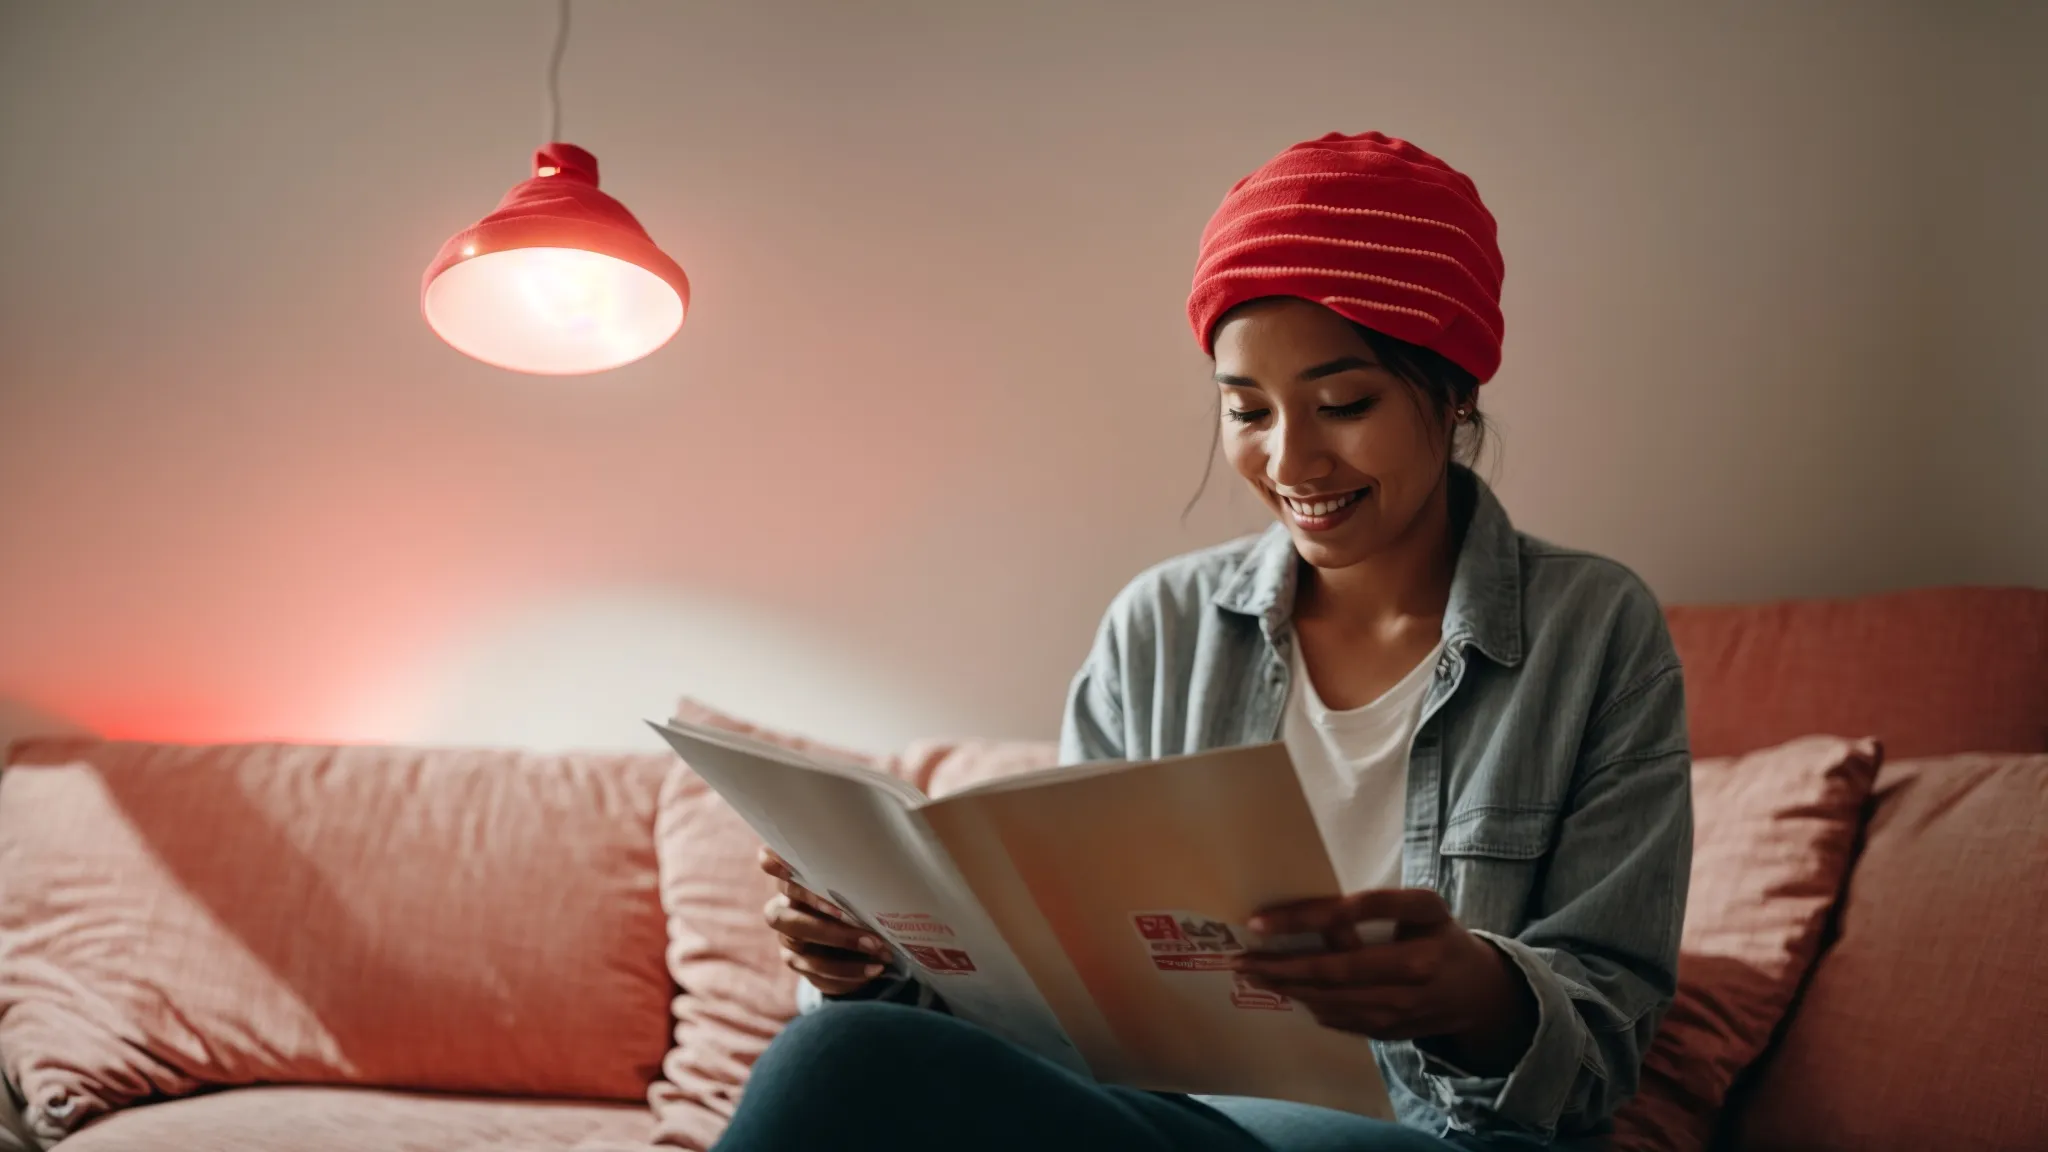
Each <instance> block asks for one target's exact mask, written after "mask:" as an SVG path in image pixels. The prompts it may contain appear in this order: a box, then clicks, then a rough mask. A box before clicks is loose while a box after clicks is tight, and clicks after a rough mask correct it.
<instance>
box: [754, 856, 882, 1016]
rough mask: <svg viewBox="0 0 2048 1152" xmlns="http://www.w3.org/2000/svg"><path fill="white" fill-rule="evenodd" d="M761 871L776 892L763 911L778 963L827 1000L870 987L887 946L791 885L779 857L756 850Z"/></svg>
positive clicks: (791, 874)
mask: <svg viewBox="0 0 2048 1152" xmlns="http://www.w3.org/2000/svg"><path fill="white" fill-rule="evenodd" d="M761 871H763V872H766V873H767V874H769V875H770V876H773V877H775V880H776V886H777V887H778V888H779V889H780V891H778V892H777V893H776V894H775V898H774V899H773V900H770V901H768V907H767V908H766V909H764V912H765V914H766V915H767V917H768V927H769V928H771V929H773V930H774V932H775V934H776V935H777V936H780V937H781V938H782V952H783V957H782V960H783V963H785V964H787V965H789V966H790V967H791V968H792V969H794V970H795V971H796V974H797V975H799V976H802V977H803V978H804V979H805V980H808V981H810V984H811V987H813V988H816V989H817V990H818V991H820V992H823V993H824V994H825V995H827V996H848V995H851V994H853V993H855V992H858V991H860V990H861V989H863V988H865V987H867V986H868V985H869V984H871V983H873V982H874V980H875V978H876V977H878V976H880V975H881V974H882V969H883V966H884V965H886V964H887V963H888V962H889V958H890V953H889V946H888V945H887V944H885V943H883V942H882V940H881V939H880V938H879V937H877V936H875V935H873V934H872V933H870V932H869V931H868V930H867V929H865V928H863V927H861V926H860V925H859V924H856V923H854V921H853V918H852V917H850V916H848V915H847V914H846V913H844V912H842V911H840V910H839V909H838V908H835V907H833V906H832V904H831V903H830V902H828V901H826V900H825V899H824V898H823V897H820V896H819V895H818V894H817V893H815V892H812V891H811V890H810V889H808V888H805V887H804V886H803V885H801V884H798V883H797V882H796V873H795V872H792V871H791V870H790V867H789V863H788V862H787V861H785V860H784V859H783V858H782V857H780V856H777V855H776V854H775V853H773V852H771V851H769V850H768V849H766V848H763V849H761Z"/></svg>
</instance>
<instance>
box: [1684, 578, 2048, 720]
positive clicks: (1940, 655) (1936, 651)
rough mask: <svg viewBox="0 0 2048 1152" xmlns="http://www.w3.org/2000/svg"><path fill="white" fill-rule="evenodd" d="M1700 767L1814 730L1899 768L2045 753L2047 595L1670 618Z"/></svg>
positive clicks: (1740, 610)
mask: <svg viewBox="0 0 2048 1152" xmlns="http://www.w3.org/2000/svg"><path fill="white" fill-rule="evenodd" d="M1667 616H1668V618H1669V620H1670V623H1671V639H1672V642H1673V643H1675V644H1676V645H1677V646H1678V654H1679V657H1680V658H1681V659H1682V660H1683V661H1684V662H1685V702H1686V710H1687V712H1688V715H1689V717H1690V721H1691V725H1692V752H1693V755H1694V756H1699V757H1706V756H1739V755H1741V754H1742V753H1744V752H1750V751H1754V750H1756V749H1758V748H1768V747H1771V746H1772V745H1775V744H1780V743H1783V742H1784V741H1787V740H1792V739H1796V738H1798V737H1801V736H1805V735H1809V734H1811V733H1815V732H1853V733H1857V734H1865V733H1867V734H1870V735H1873V736H1876V737H1877V738H1878V739H1880V740H1882V741H1884V746H1885V750H1886V752H1887V753H1888V754H1889V755H1891V756H1892V757H1893V758H1895V759H1904V758H1908V757H1916V756H1945V755H1948V754H1950V753H1955V752H1990V751H2003V752H2048V589H2024V588H1939V589H1926V590H1921V591H1913V592H1898V593H1892V594H1887V595H1883V596H1866V597H1862V598H1860V599H1854V600H1800V601H1786V602H1781V603H1775V604H1757V605H1749V606H1743V607H1733V608H1702V607H1694V608H1673V609H1670V610H1669V612H1668V613H1667Z"/></svg>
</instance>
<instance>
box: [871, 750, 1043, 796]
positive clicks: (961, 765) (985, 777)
mask: <svg viewBox="0 0 2048 1152" xmlns="http://www.w3.org/2000/svg"><path fill="white" fill-rule="evenodd" d="M1059 752H1060V750H1059V746H1058V745H1056V744H1037V743H1031V742H1027V741H1010V740H921V741H919V742H917V743H916V744H913V745H911V746H910V747H909V748H908V749H906V750H905V751H904V753H903V755H901V756H899V757H897V758H896V759H895V760H894V761H892V767H893V768H894V770H895V771H896V772H897V773H898V774H900V775H901V776H903V778H904V779H906V780H909V781H910V782H911V783H913V784H915V785H917V786H918V787H919V788H922V789H924V792H925V795H927V796H946V795H950V794H951V793H954V792H958V791H960V790H961V789H963V788H972V787H973V786H974V785H976V784H986V783H988V782H989V781H991V780H1004V779H1007V778H1009V777H1011V776H1018V775H1022V774H1023V773H1026V772H1037V771H1040V770H1042V769H1046V768H1051V767H1053V766H1054V765H1056V764H1058V763H1059Z"/></svg>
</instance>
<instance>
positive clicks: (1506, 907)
mask: <svg viewBox="0 0 2048 1152" xmlns="http://www.w3.org/2000/svg"><path fill="white" fill-rule="evenodd" d="M1556 835H1557V813H1556V812H1554V811H1551V810H1548V809H1538V808H1488V807H1479V808H1472V809H1468V810H1466V811H1463V812H1457V813H1453V814H1452V816H1451V819H1450V822H1449V823H1448V824H1447V825H1446V826H1445V827H1444V840H1443V845H1442V847H1440V848H1439V849H1437V891H1438V892H1439V893H1440V894H1441V895H1442V896H1443V898H1444V903H1446V904H1449V905H1450V906H1451V911H1452V913H1453V914H1455V915H1456V916H1457V917H1458V922H1459V923H1461V924H1463V925H1464V926H1465V927H1467V928H1479V929H1484V930H1486V931H1488V932H1496V933H1499V934H1501V935H1504V936H1512V935H1514V934H1516V933H1517V932H1520V931H1521V930H1522V927H1523V926H1524V925H1525V924H1527V923H1528V920H1529V903H1530V898H1531V897H1532V896H1533V895H1534V894H1535V892H1536V885H1537V884H1538V883H1539V882H1540V881H1541V878H1542V872H1543V864H1544V861H1545V860H1546V859H1547V858H1548V857H1549V855H1550V845H1551V841H1552V840H1553V839H1554V838H1555V837H1556Z"/></svg>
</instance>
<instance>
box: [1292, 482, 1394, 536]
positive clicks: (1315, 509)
mask: <svg viewBox="0 0 2048 1152" xmlns="http://www.w3.org/2000/svg"><path fill="white" fill-rule="evenodd" d="M1371 492H1372V489H1371V488H1360V489H1358V490H1357V491H1354V492H1341V493H1337V494H1334V495H1329V496H1317V497H1315V498H1314V499H1312V500H1298V499H1296V498H1294V497H1292V496H1282V497H1280V502H1281V503H1282V504H1284V505H1286V507H1287V514H1288V516H1289V517H1291V518H1292V519H1293V520H1294V522H1295V523H1296V524H1297V525H1299V526H1300V527H1301V528H1302V530H1303V531H1306V532H1328V531H1329V530H1330V529H1332V528H1335V527H1336V526H1338V525H1339V524H1342V523H1343V522H1344V521H1346V520H1348V519H1350V518H1351V512H1352V510H1353V509H1355V508H1357V507H1358V502H1359V501H1361V500H1363V499H1365V498H1366V496H1368V495H1370V494H1371Z"/></svg>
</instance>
